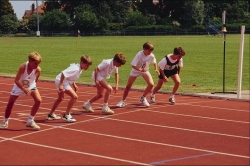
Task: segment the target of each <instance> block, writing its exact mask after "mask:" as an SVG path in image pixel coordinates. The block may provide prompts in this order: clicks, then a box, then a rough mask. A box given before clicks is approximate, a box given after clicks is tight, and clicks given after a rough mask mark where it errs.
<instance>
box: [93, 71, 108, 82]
mask: <svg viewBox="0 0 250 166" xmlns="http://www.w3.org/2000/svg"><path fill="white" fill-rule="evenodd" d="M96 79H97V81H102V80H104V79H106V78H105V77H103V76H99V75H97V78H96ZM92 80H93V83H94V84H95V74H94V72H93V73H92Z"/></svg>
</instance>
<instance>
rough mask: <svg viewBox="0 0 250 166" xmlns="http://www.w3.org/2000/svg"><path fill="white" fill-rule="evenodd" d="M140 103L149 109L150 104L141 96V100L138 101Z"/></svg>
mask: <svg viewBox="0 0 250 166" xmlns="http://www.w3.org/2000/svg"><path fill="white" fill-rule="evenodd" d="M140 102H141V103H142V104H143V105H145V106H146V107H149V106H150V104H149V103H148V101H147V99H146V97H144V96H142V97H141V99H140Z"/></svg>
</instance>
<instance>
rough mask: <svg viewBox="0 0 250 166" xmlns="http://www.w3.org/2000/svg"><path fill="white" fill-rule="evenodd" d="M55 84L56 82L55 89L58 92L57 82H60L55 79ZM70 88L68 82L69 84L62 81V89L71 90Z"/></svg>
mask: <svg viewBox="0 0 250 166" xmlns="http://www.w3.org/2000/svg"><path fill="white" fill-rule="evenodd" d="M55 84H56V90H57V91H58V92H60V91H59V84H60V81H59V80H56V81H55ZM71 89H72V87H71V86H70V84H69V83H68V82H65V83H63V91H65V90H71Z"/></svg>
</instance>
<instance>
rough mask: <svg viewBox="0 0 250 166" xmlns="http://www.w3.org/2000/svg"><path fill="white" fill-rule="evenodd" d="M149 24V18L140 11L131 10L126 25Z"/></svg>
mask: <svg viewBox="0 0 250 166" xmlns="http://www.w3.org/2000/svg"><path fill="white" fill-rule="evenodd" d="M143 25H149V20H148V18H147V17H145V16H144V15H143V14H142V13H141V12H139V11H130V12H129V14H128V16H127V19H126V21H125V26H126V27H129V26H143Z"/></svg>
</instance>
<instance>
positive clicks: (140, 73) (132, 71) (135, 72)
mask: <svg viewBox="0 0 250 166" xmlns="http://www.w3.org/2000/svg"><path fill="white" fill-rule="evenodd" d="M144 74H150V73H149V71H146V72H140V71H134V70H131V72H130V76H133V77H139V76H142V75H144Z"/></svg>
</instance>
